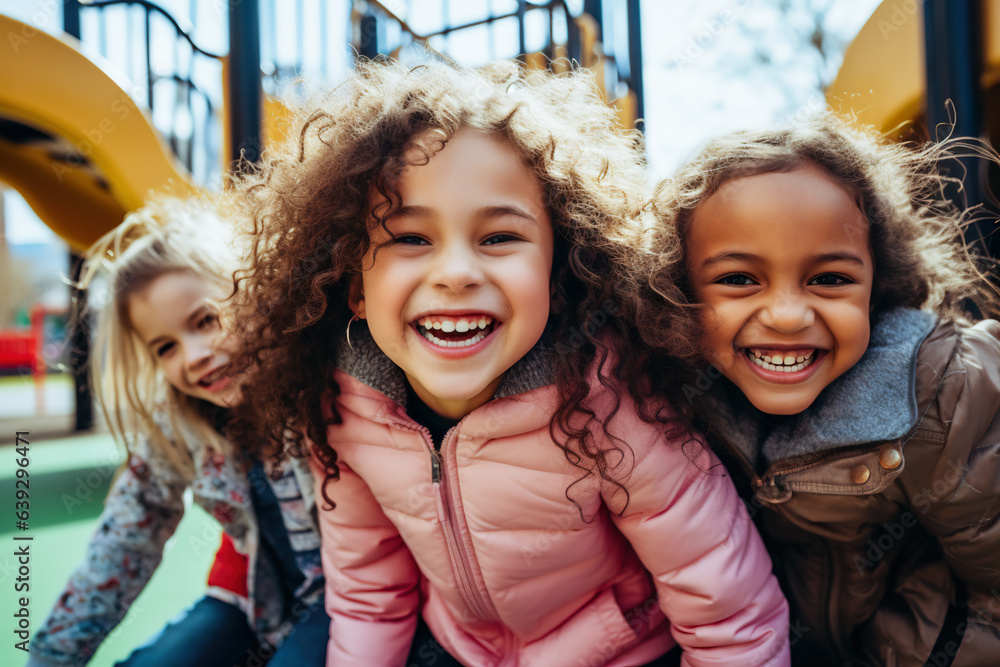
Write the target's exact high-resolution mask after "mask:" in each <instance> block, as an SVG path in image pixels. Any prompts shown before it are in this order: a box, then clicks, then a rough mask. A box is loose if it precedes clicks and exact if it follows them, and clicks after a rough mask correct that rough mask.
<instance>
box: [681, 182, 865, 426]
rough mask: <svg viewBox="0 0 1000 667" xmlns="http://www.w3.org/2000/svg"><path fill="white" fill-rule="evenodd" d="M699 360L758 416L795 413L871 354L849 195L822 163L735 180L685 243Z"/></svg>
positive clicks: (694, 222) (861, 255)
mask: <svg viewBox="0 0 1000 667" xmlns="http://www.w3.org/2000/svg"><path fill="white" fill-rule="evenodd" d="M685 245H686V254H687V259H688V266H689V277H690V281H691V286H692V288H693V289H694V292H695V296H696V298H697V300H698V302H700V303H703V304H705V305H706V306H708V307H709V308H708V309H707V310H706V311H705V316H704V318H703V322H704V327H705V351H704V355H705V358H706V359H708V360H709V361H710V362H711V363H712V364H713V365H714V366H715V367H716V368H718V369H719V370H720V371H721V372H722V373H723V375H725V376H726V377H727V378H729V380H731V381H732V382H733V383H734V384H735V385H736V386H738V387H739V388H740V389H741V390H742V391H743V393H744V394H745V395H746V397H747V398H748V399H749V400H750V402H751V403H753V404H754V405H755V406H756V407H757V408H758V409H759V410H762V411H764V412H768V413H771V414H796V413H798V412H801V411H802V410H805V409H806V408H807V407H809V406H810V405H811V404H812V402H813V401H815V400H816V397H817V396H819V394H820V392H821V391H823V389H825V388H826V387H827V386H828V385H829V384H830V383H831V382H833V380H835V379H836V378H837V377H839V376H840V375H842V374H843V373H844V372H846V371H847V370H848V369H849V368H851V367H852V366H853V365H854V364H856V363H857V362H858V360H860V359H861V356H862V355H863V354H864V352H865V350H866V349H867V347H868V336H869V330H870V324H869V319H868V315H869V304H870V300H871V290H872V280H873V275H874V265H873V262H872V257H871V251H870V250H869V247H868V231H867V223H866V221H865V218H864V216H863V215H862V213H861V211H860V210H859V209H858V206H857V204H856V203H855V201H854V198H853V197H852V196H851V193H850V192H849V191H848V190H847V189H846V188H844V187H843V186H841V185H840V184H839V183H838V182H837V181H836V180H834V179H833V177H831V176H830V175H829V174H828V173H827V172H826V171H824V170H823V169H822V168H820V167H819V166H817V165H815V164H813V163H810V162H805V163H803V164H802V165H801V166H799V167H797V168H795V169H793V170H792V171H785V172H769V173H763V174H757V175H753V176H746V177H742V178H736V179H733V180H731V181H728V182H726V183H725V184H723V185H722V186H721V187H720V188H719V189H718V191H716V192H715V193H713V194H712V195H711V196H710V197H708V198H707V199H706V200H704V201H703V202H702V203H701V204H700V205H699V206H698V208H697V209H696V210H695V213H694V215H693V216H692V219H691V221H690V225H689V229H688V234H687V238H686V244H685Z"/></svg>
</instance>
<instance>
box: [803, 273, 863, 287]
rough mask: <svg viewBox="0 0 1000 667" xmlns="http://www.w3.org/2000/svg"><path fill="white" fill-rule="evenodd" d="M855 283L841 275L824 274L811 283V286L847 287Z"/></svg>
mask: <svg viewBox="0 0 1000 667" xmlns="http://www.w3.org/2000/svg"><path fill="white" fill-rule="evenodd" d="M853 282H854V281H853V280H851V279H850V278H848V277H847V276H842V275H840V274H839V273H824V274H823V275H821V276H816V277H815V278H813V279H812V280H810V281H809V284H810V285H824V286H829V285H846V284H848V283H853Z"/></svg>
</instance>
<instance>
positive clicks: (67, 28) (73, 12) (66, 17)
mask: <svg viewBox="0 0 1000 667" xmlns="http://www.w3.org/2000/svg"><path fill="white" fill-rule="evenodd" d="M63 32H65V33H66V34H67V35H69V36H71V37H76V38H77V39H80V34H81V33H80V5H79V4H77V1H76V0H63Z"/></svg>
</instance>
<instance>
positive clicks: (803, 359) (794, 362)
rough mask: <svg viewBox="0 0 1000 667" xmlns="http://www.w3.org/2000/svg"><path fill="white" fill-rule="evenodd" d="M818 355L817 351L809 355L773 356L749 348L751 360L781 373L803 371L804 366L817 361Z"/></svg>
mask: <svg viewBox="0 0 1000 667" xmlns="http://www.w3.org/2000/svg"><path fill="white" fill-rule="evenodd" d="M816 356H817V353H816V352H815V351H814V352H812V353H811V354H809V355H808V356H798V357H792V356H787V357H779V356H775V357H771V356H768V355H766V354H761V353H760V351H759V350H753V349H748V350H747V357H749V359H750V361H752V362H753V363H755V364H757V365H758V366H760V367H761V368H764V369H766V370H769V371H777V372H779V373H794V372H796V371H801V370H802V369H803V368H806V367H807V366H809V365H810V364H811V363H812V362H813V361H815V360H816Z"/></svg>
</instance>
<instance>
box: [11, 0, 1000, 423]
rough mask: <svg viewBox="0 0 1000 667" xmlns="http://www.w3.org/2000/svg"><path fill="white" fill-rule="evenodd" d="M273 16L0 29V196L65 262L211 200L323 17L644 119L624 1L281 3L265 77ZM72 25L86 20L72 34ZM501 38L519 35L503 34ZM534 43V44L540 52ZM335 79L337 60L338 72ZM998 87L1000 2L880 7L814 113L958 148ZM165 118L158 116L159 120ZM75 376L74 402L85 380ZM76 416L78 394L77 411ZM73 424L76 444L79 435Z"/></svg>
mask: <svg viewBox="0 0 1000 667" xmlns="http://www.w3.org/2000/svg"><path fill="white" fill-rule="evenodd" d="M278 3H279V0H243V1H242V2H238V3H228V4H227V7H228V10H227V11H228V12H229V15H228V17H227V21H228V31H229V44H230V50H229V53H227V54H214V53H211V52H209V51H207V50H205V49H202V48H200V47H199V46H198V45H196V44H195V42H194V41H193V39H192V37H191V36H190V35H189V34H188V33H187V32H186V31H185V30H184V29H183V28H182V26H181V25H180V23H178V21H177V20H176V19H175V18H174V17H173V16H171V15H170V14H169V13H168V12H166V11H164V10H163V9H162V8H160V7H158V6H157V5H156V4H154V3H152V2H147V1H145V0H91V1H89V2H86V3H80V2H74V1H72V0H69V1H67V2H65V3H64V4H63V11H64V15H63V19H64V21H63V23H64V28H65V34H63V35H60V36H54V35H50V34H47V33H44V32H40V31H38V30H37V29H35V28H33V27H31V26H30V25H28V24H25V23H21V22H19V21H16V20H14V19H12V18H9V17H6V16H2V15H0V30H2V31H3V34H6V35H8V36H9V39H8V40H7V41H8V42H9V46H10V48H9V50H6V51H4V56H3V58H4V61H3V62H2V63H0V65H2V66H0V181H3V182H5V183H6V184H7V185H9V186H11V187H13V188H14V189H16V190H17V191H18V192H19V193H20V194H21V195H22V196H23V197H24V199H25V200H26V201H27V202H28V204H29V205H30V206H31V208H32V209H33V210H34V211H35V212H36V213H37V214H38V216H39V217H40V218H41V219H42V220H43V221H44V222H45V223H46V224H47V225H49V226H50V227H51V228H52V229H53V230H54V231H55V232H56V233H57V234H59V235H60V236H61V237H62V238H64V239H66V240H67V242H68V243H69V244H70V247H71V248H72V249H73V250H74V251H77V252H78V251H81V250H82V249H84V248H86V247H88V246H89V245H90V244H91V243H93V241H95V240H96V239H97V238H98V237H99V236H100V235H101V234H103V233H104V232H106V231H108V230H110V229H111V228H113V227H114V226H115V225H117V224H118V223H119V222H120V221H121V220H122V218H123V217H124V215H125V214H126V213H127V212H128V211H130V210H133V209H135V208H136V207H138V206H140V205H141V204H142V202H143V201H144V200H145V199H146V198H147V197H148V196H149V194H150V193H152V192H171V193H174V194H177V195H185V194H187V193H190V192H193V191H195V190H197V189H199V188H209V189H215V188H219V187H221V182H222V180H223V174H225V173H226V172H227V171H228V170H229V169H230V167H231V166H232V165H233V164H235V163H236V161H237V160H239V159H240V158H241V157H243V158H245V159H247V160H249V161H251V162H253V161H255V160H256V159H258V157H259V155H260V152H261V150H262V149H263V147H264V146H266V144H267V141H268V140H269V138H271V137H276V136H280V135H283V134H284V129H285V127H286V126H287V121H286V115H287V112H286V109H285V107H284V105H283V104H282V102H281V100H280V99H278V98H277V97H276V96H275V94H274V93H275V91H277V90H280V89H281V87H282V82H287V81H289V80H292V79H294V77H295V76H297V75H298V74H300V73H302V72H304V71H306V69H307V68H306V67H305V60H306V58H305V55H304V53H303V50H304V47H303V46H302V45H303V44H304V43H305V42H306V41H307V40H306V39H305V38H306V36H307V33H309V34H311V33H310V32H309V31H316V30H318V31H319V32H318V36H315V35H314V37H315V40H316V41H318V43H320V44H337V43H338V42H341V43H342V42H343V40H338V39H337V38H336V37H334V36H333V35H332V34H330V30H329V26H330V24H331V21H330V17H329V14H330V13H331V12H336V11H341V12H342V13H344V15H345V18H344V21H345V23H346V24H347V25H349V26H350V28H351V33H352V35H353V38H352V43H351V45H350V46H351V47H352V48H353V51H354V53H356V54H357V55H358V56H360V57H369V58H372V57H376V56H379V55H389V56H393V57H400V58H406V57H408V56H412V54H413V53H414V52H415V51H417V49H413V48H412V47H413V46H418V47H423V48H425V49H426V51H423V53H424V57H426V53H427V52H431V53H433V52H439V53H440V54H441V55H442V56H444V57H448V58H452V59H454V60H456V61H458V62H463V54H462V53H453V52H450V51H449V44H450V43H451V42H450V41H449V40H451V39H452V38H454V37H456V36H459V35H462V34H471V33H472V32H473V31H479V32H478V33H476V34H477V35H478V34H482V35H485V36H486V38H488V41H489V42H490V44H491V45H493V46H496V45H495V44H494V41H497V42H503V44H501V45H500V47H498V48H496V49H493V47H492V46H491V53H492V52H498V53H507V52H509V53H510V54H511V55H513V54H521V55H520V56H518V57H519V58H520V59H521V60H522V61H523V62H524V63H525V64H526V66H528V67H534V68H546V67H548V68H551V69H554V70H556V71H560V70H563V69H566V68H568V67H570V66H571V62H572V63H574V65H572V66H579V67H587V68H590V69H592V70H593V71H594V72H595V75H596V79H597V81H598V83H599V85H600V86H601V88H602V90H603V91H604V93H605V96H606V98H607V100H608V102H609V104H612V105H614V107H615V108H616V110H617V113H618V117H619V120H620V122H621V124H622V126H624V127H631V126H633V125H635V124H636V123H637V121H639V120H640V119H642V117H643V113H644V110H643V86H642V56H641V35H640V21H639V0H583V2H582V3H580V2H577V3H572V4H571V3H568V2H566V1H565V0H547V1H545V2H529V1H528V0H511V2H509V3H507V5H506V6H507V7H509V8H513V9H507V10H505V11H501V12H497V13H494V12H489V13H488V14H486V15H484V16H483V17H481V18H478V19H474V20H468V21H466V22H464V23H453V22H451V21H450V20H449V16H448V10H447V7H448V3H447V2H445V3H442V5H441V7H442V9H441V11H442V20H441V22H440V25H441V27H440V28H439V29H437V30H434V31H430V32H428V31H424V32H420V31H419V30H418V29H417V28H415V27H414V25H413V24H412V23H413V21H412V20H411V19H412V16H413V15H414V12H416V11H418V10H419V9H420V7H419V6H420V5H421V0H401V1H400V2H393V3H387V2H382V1H380V0H358V1H354V2H351V1H348V0H331V1H330V2H320V3H318V10H317V11H318V12H319V14H317V15H312V14H310V13H309V12H307V11H306V10H305V9H304V7H305V5H304V3H301V2H296V3H294V8H295V9H294V11H293V12H292V14H294V22H293V26H292V32H293V33H294V39H295V40H296V48H295V49H294V50H295V51H296V52H297V56H296V57H294V58H292V59H291V60H287V59H286V60H284V61H281V62H278V60H279V59H278V58H277V57H276V56H274V55H273V54H271V55H269V56H268V58H270V61H269V65H268V67H267V68H266V71H265V68H264V67H263V63H264V61H265V60H267V58H263V57H262V51H263V50H264V49H266V48H270V49H271V50H272V51H274V50H275V47H274V45H275V44H276V43H278V42H279V41H280V40H281V39H286V38H288V37H287V36H283V35H282V34H278V32H277V31H278V28H277V27H276V26H277V24H278V21H277V20H275V18H276V16H277V13H278V12H279V11H284V12H285V13H286V14H288V13H289V10H288V5H287V4H285V5H279V4H278ZM490 6H492V4H491V5H490ZM112 12H119V13H120V12H130V13H134V14H135V16H136V17H137V19H138V20H137V21H133V22H132V23H131V25H135V26H139V30H140V31H141V30H143V29H144V39H142V40H139V39H137V40H135V45H134V48H135V50H134V51H133V52H130V53H129V54H127V58H128V59H129V63H138V64H140V66H139V68H138V69H139V70H140V71H139V72H137V73H136V72H134V71H132V70H133V69H134V68H131V67H129V68H127V69H129V71H130V75H131V78H132V79H133V81H132V82H131V83H130V82H128V81H127V80H126V79H125V77H123V76H119V75H117V74H115V75H110V74H109V72H115V66H114V65H111V64H109V63H107V62H105V60H104V58H103V56H102V55H101V54H97V55H95V51H102V50H103V48H104V47H105V46H106V42H107V39H106V37H107V34H109V33H110V32H112V29H111V28H109V27H108V25H109V24H108V23H107V20H106V19H107V17H108V15H109V14H111V13H112ZM82 14H86V15H87V16H89V17H92V18H94V19H95V20H93V21H86V22H84V21H81V15H82ZM131 15H132V14H130V16H131ZM268 15H270V17H269V18H268V19H267V20H262V16H263V17H267V16H268ZM532 22H534V23H532ZM514 24H516V31H514V32H513V33H511V32H510V31H509V30H508V31H506V32H505V31H504V27H505V26H509V25H514ZM537 25H542V26H543V27H544V30H543V31H542V32H543V39H542V42H543V44H542V46H541V48H538V47H537V44H536V43H534V42H532V49H529V48H528V45H529V41H530V39H529V30H528V28H529V27H530V26H536V27H537ZM88 26H89V27H88ZM95 26H96V28H95ZM157 26H161V27H162V26H166V31H167V33H169V34H170V35H171V36H172V42H171V44H170V45H169V47H163V48H168V49H172V50H173V53H174V55H173V57H172V61H173V63H174V68H173V69H172V70H170V71H162V70H159V69H156V68H155V67H154V58H153V52H154V51H155V50H157V49H160V48H161V47H159V46H157V45H156V44H155V35H156V34H157V31H156V30H154V28H156V27H157ZM623 26H624V29H622V27H623ZM285 27H286V29H287V27H288V25H287V24H286V25H285ZM84 28H87V29H86V30H85V29H84ZM95 30H96V32H95ZM324 31H325V32H324ZM537 32H538V31H537V30H535V31H534V32H533V33H532V34H536V37H537ZM504 40H506V41H504ZM127 41H128V42H129V44H130V45H131V44H132V42H133V40H132V39H131V38H130V39H129V40H127ZM536 41H537V40H536ZM269 45H270V46H269ZM344 46H345V47H346V44H344ZM179 49H180V50H183V57H179V56H178V55H177V51H178V50H179ZM331 50H332V49H331ZM105 55H106V54H105ZM206 62H207V63H209V64H210V65H211V67H213V68H215V69H214V70H213V71H217V72H218V75H217V77H216V80H215V81H214V82H212V83H211V85H209V86H206V85H205V84H204V81H203V80H201V81H197V82H196V80H195V79H196V77H195V76H194V74H193V72H194V70H195V69H196V64H198V63H202V64H203V63H206ZM142 63H145V66H144V67H142V66H141V64H142ZM921 63H925V67H924V68H923V69H922V67H921ZM349 64H350V63H349V58H348V60H347V61H346V62H345V63H343V64H342V65H339V66H341V67H348V66H349ZM123 69H126V68H123ZM154 70H155V71H154ZM311 74H317V75H320V76H323V77H325V78H326V79H328V80H332V81H335V80H337V79H339V78H341V77H342V74H343V72H340V71H337V70H336V69H335V68H331V67H330V66H328V63H327V61H326V60H323V61H322V63H321V67H320V68H319V70H318V71H316V72H312V73H311ZM137 81H138V82H139V84H137V83H136V82H137ZM998 82H1000V0H951V1H946V0H927V1H926V2H923V3H921V2H916V1H915V0H913V1H910V0H887V1H886V2H883V3H882V5H881V6H880V7H879V8H878V9H877V10H876V11H875V13H874V14H873V16H872V17H871V19H870V20H869V21H868V23H867V24H866V25H865V27H864V28H863V29H862V31H861V33H860V34H859V35H858V37H857V38H856V39H855V40H854V42H853V43H852V45H851V46H850V48H849V49H848V51H847V53H846V56H845V61H844V65H843V67H842V69H841V71H840V73H839V75H838V77H837V78H836V80H835V81H834V83H833V84H832V85H831V86H830V88H829V90H828V101H829V102H830V104H831V106H833V108H834V109H837V110H841V111H853V112H855V113H857V115H858V116H859V118H861V119H862V120H864V121H866V122H869V123H874V124H875V125H877V126H879V127H881V128H882V129H883V130H884V131H887V132H888V131H890V130H894V129H896V130H897V132H898V128H900V127H914V128H920V127H935V126H937V125H938V124H939V123H940V122H941V121H942V120H948V118H947V117H946V116H945V117H942V115H943V114H944V113H945V106H944V99H951V100H952V101H953V104H954V107H953V108H954V109H955V112H954V113H955V114H956V118H955V119H954V120H955V121H956V122H955V133H956V134H965V135H973V136H985V137H987V138H988V139H991V138H993V137H994V136H996V134H997V132H1000V127H997V125H996V124H997V123H998V122H1000V121H998V120H997V119H1000V114H997V113H990V111H991V110H992V107H993V105H995V104H996V101H997V100H998V99H1000V96H998V92H1000V86H998ZM265 90H266V91H268V93H267V94H265ZM164 91H165V92H164ZM164 98H167V99H168V101H167V102H164ZM928 100H930V101H928ZM164 104H172V105H173V106H172V107H170V108H167V109H166V110H165V113H161V112H163V111H164V106H163V105H164ZM158 115H159V117H166V118H171V119H177V118H181V119H188V121H189V122H190V123H193V126H194V129H193V130H189V131H185V130H182V129H179V128H177V127H176V125H171V126H164V125H163V124H162V123H161V125H160V126H154V124H153V122H152V121H151V117H157V116H158ZM984 119H985V120H984ZM640 127H641V125H640ZM926 134H927V133H926V131H924V136H926ZM963 168H969V165H964V166H963ZM972 168H974V169H979V167H978V166H973V167H972ZM997 178H998V175H997V174H996V173H994V172H987V171H985V170H984V171H983V173H979V172H976V173H975V178H972V179H969V180H968V187H967V189H966V191H965V192H964V193H963V196H964V198H965V201H966V202H967V203H970V204H971V203H975V202H978V201H981V200H982V197H981V195H980V192H981V191H982V192H988V191H989V190H990V189H991V188H989V182H990V181H996V179H997ZM991 231H992V230H990V229H980V230H979V237H980V240H982V241H983V243H984V245H985V248H986V251H987V252H990V253H991V254H992V255H993V256H997V254H998V253H997V252H996V251H997V248H996V244H995V242H994V241H993V240H992V238H991V237H990V232H991ZM987 239H990V240H989V241H987ZM77 297H78V298H81V299H82V298H83V295H82V294H81V295H77ZM10 335H11V334H9V333H6V334H0V336H10ZM11 340H13V339H11ZM86 346H87V341H86V335H85V333H78V336H77V338H76V339H75V340H74V343H73V345H72V348H73V349H75V350H78V351H79V354H77V355H75V356H76V359H75V363H74V364H73V365H74V366H75V367H76V368H77V370H78V369H79V366H80V365H81V364H82V363H83V362H84V361H85V358H86ZM78 375H79V387H80V388H81V389H84V388H85V379H84V378H83V377H82V374H78ZM78 396H80V394H79V393H78ZM87 400H88V399H87V398H86V394H83V398H82V399H81V402H86V401H87ZM80 409H83V408H82V407H81V408H80ZM77 423H78V426H80V425H81V424H82V428H86V427H87V425H88V424H89V421H88V420H87V419H78V420H77Z"/></svg>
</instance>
